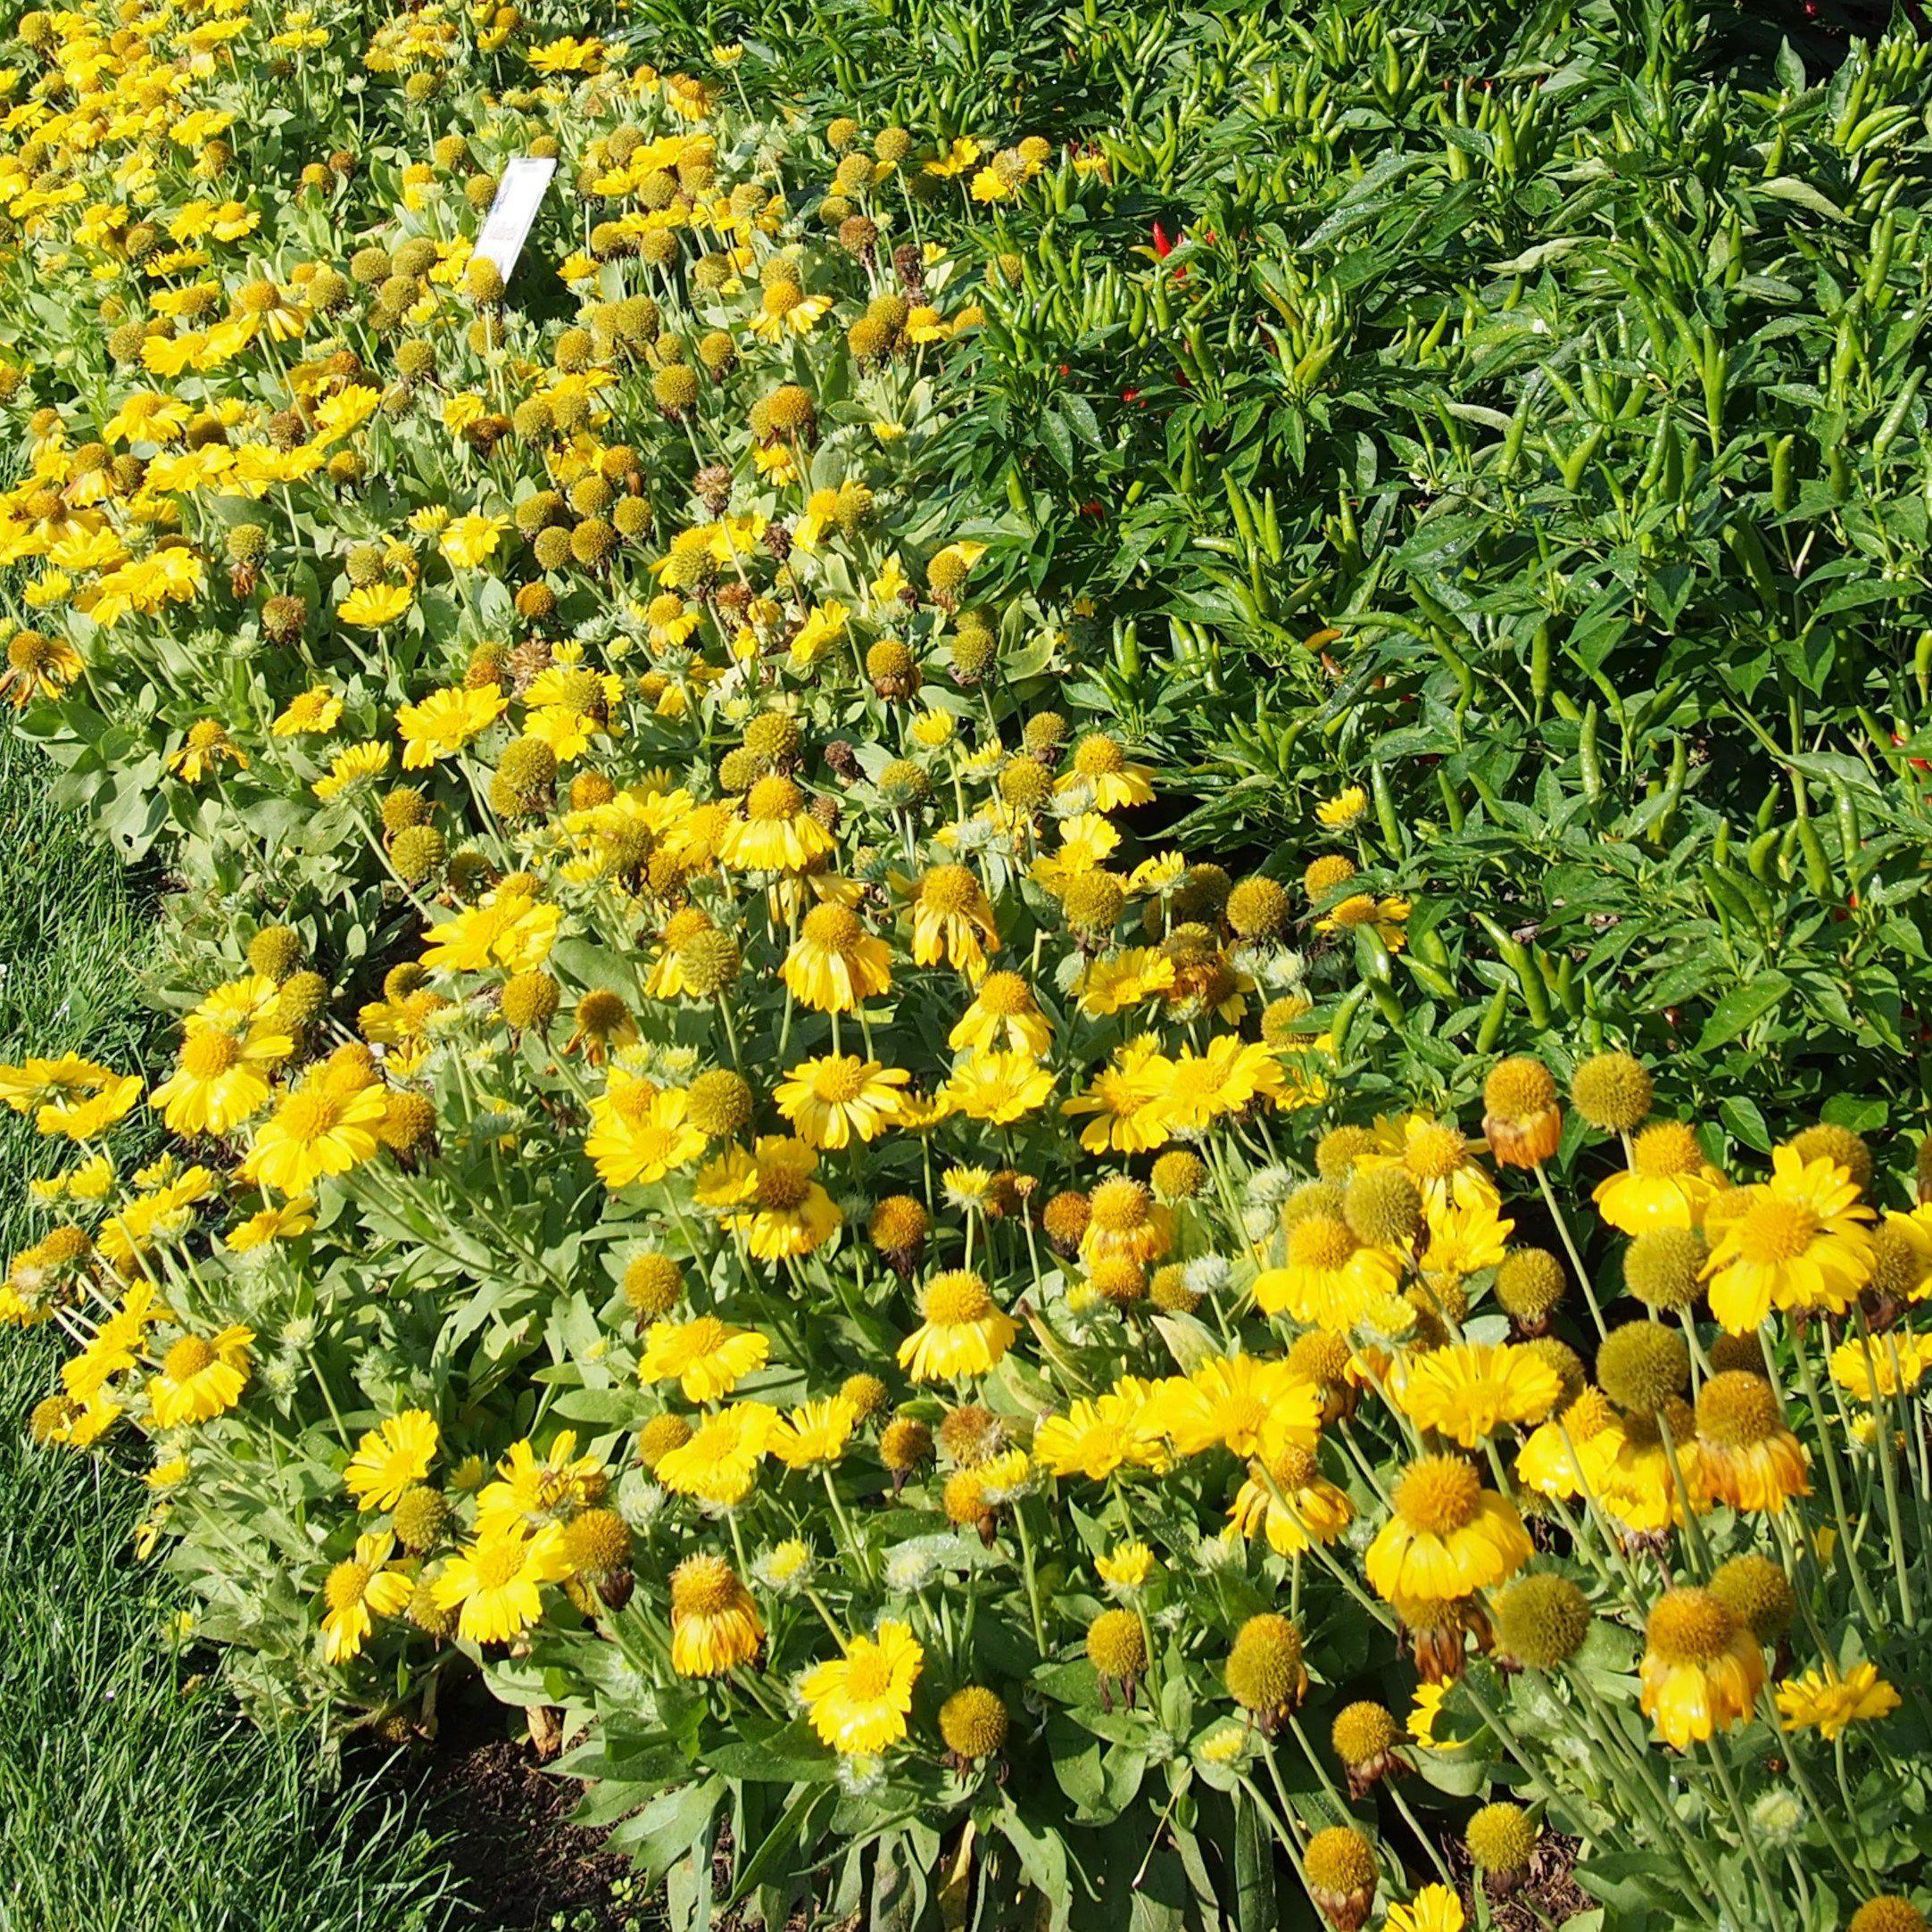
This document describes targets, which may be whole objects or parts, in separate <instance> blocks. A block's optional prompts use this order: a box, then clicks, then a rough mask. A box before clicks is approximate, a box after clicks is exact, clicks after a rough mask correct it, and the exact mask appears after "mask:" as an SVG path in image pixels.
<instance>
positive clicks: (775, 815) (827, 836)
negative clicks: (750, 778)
mask: <svg viewBox="0 0 1932 1932" xmlns="http://www.w3.org/2000/svg"><path fill="white" fill-rule="evenodd" d="M717 850H718V857H719V858H722V859H723V860H724V861H725V863H726V865H727V866H735V867H736V868H737V869H738V870H739V871H741V872H806V871H808V870H809V869H810V868H811V867H812V866H814V865H816V864H817V862H818V860H820V859H821V858H825V856H826V855H827V854H828V853H829V852H831V851H832V850H833V837H832V834H831V833H829V832H827V831H826V830H825V827H824V826H823V825H820V824H819V823H818V821H817V819H816V818H814V817H812V815H811V813H810V811H809V810H808V809H807V805H806V798H805V793H804V792H802V791H800V788H799V787H798V785H797V784H794V783H793V782H792V780H791V779H790V778H787V777H784V775H781V774H775V775H772V776H770V777H767V778H760V779H759V781H758V783H757V784H755V785H753V786H752V787H751V789H750V792H747V793H746V794H745V798H744V807H743V817H733V818H732V819H731V820H730V822H729V823H728V824H727V825H726V827H725V832H724V835H723V836H722V837H721V838H720V839H719V840H718V842H717Z"/></svg>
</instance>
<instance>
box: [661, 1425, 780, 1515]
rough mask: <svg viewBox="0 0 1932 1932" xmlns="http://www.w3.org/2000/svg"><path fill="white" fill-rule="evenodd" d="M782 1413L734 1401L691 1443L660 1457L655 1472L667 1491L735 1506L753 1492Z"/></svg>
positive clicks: (698, 1430)
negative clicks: (762, 1461)
mask: <svg viewBox="0 0 1932 1932" xmlns="http://www.w3.org/2000/svg"><path fill="white" fill-rule="evenodd" d="M777 1421H778V1412H777V1411H776V1410H775V1409H774V1408H773V1407H771V1405H769V1404H768V1403H764V1402H734V1403H732V1404H731V1405H729V1406H728V1407H726V1408H722V1409H719V1410H718V1411H717V1414H713V1415H708V1416H706V1417H705V1419H704V1420H703V1422H700V1423H699V1425H698V1426H697V1428H696V1429H695V1430H692V1435H691V1439H690V1440H689V1441H687V1442H684V1443H681V1444H680V1445H679V1446H678V1447H676V1448H675V1449H667V1450H666V1451H665V1453H664V1454H663V1455H661V1456H659V1458H658V1465H657V1467H656V1469H655V1470H653V1471H652V1472H651V1473H652V1474H653V1475H655V1476H656V1477H657V1479H658V1480H659V1482H661V1483H662V1484H663V1485H664V1487H665V1488H667V1489H675V1490H676V1492H677V1494H678V1495H680V1496H694V1497H699V1498H700V1499H701V1500H702V1501H704V1502H707V1503H716V1504H717V1505H720V1506H721V1507H723V1508H726V1509H729V1508H732V1507H734V1506H735V1505H737V1504H740V1503H742V1502H743V1501H744V1499H745V1497H747V1496H749V1495H750V1493H751V1485H752V1483H753V1482H754V1481H756V1480H757V1478H758V1465H759V1462H760V1461H761V1460H762V1459H763V1457H764V1455H765V1451H766V1449H767V1447H769V1445H770V1442H771V1437H772V1430H773V1429H774V1428H775V1426H776V1424H777Z"/></svg>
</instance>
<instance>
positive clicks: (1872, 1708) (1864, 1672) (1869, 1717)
mask: <svg viewBox="0 0 1932 1932" xmlns="http://www.w3.org/2000/svg"><path fill="white" fill-rule="evenodd" d="M1776 1696H1777V1699H1778V1714H1779V1718H1780V1719H1781V1720H1782V1721H1783V1723H1784V1728H1785V1729H1787V1731H1799V1730H1815V1731H1816V1732H1817V1733H1818V1735H1819V1736H1820V1737H1822V1738H1823V1739H1824V1740H1825V1742H1826V1743H1827V1744H1833V1743H1836V1742H1837V1739H1838V1738H1840V1737H1843V1736H1844V1735H1845V1731H1846V1730H1847V1729H1849V1728H1850V1727H1851V1726H1852V1725H1853V1724H1876V1723H1877V1722H1878V1721H1879V1720H1880V1719H1882V1718H1886V1717H1889V1716H1890V1715H1891V1714H1892V1712H1895V1710H1897V1709H1898V1707H1899V1705H1900V1704H1901V1703H1902V1702H1903V1699H1901V1697H1900V1696H1899V1694H1898V1693H1897V1691H1895V1689H1894V1688H1893V1687H1892V1686H1891V1685H1889V1684H1888V1683H1886V1680H1885V1679H1883V1678H1882V1677H1880V1676H1879V1675H1878V1666H1877V1665H1876V1664H1871V1663H1854V1664H1853V1666H1852V1668H1851V1669H1850V1670H1849V1671H1843V1672H1841V1671H1836V1670H1827V1671H1805V1672H1804V1674H1803V1676H1802V1677H1794V1678H1789V1679H1787V1680H1786V1681H1785V1682H1784V1683H1782V1684H1780V1685H1779V1687H1778V1689H1777V1693H1776Z"/></svg>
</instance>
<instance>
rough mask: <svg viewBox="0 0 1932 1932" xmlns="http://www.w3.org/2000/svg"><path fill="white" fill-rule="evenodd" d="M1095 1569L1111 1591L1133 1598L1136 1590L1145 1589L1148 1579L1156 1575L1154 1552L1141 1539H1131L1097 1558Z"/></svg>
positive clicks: (1095, 1559)
mask: <svg viewBox="0 0 1932 1932" xmlns="http://www.w3.org/2000/svg"><path fill="white" fill-rule="evenodd" d="M1093 1567H1094V1570H1095V1571H1097V1572H1098V1574H1099V1579H1100V1580H1101V1582H1103V1583H1104V1584H1106V1585H1107V1588H1109V1589H1110V1590H1113V1591H1115V1592H1116V1593H1117V1594H1119V1595H1121V1596H1132V1594H1133V1593H1134V1592H1135V1591H1136V1590H1142V1589H1145V1588H1147V1582H1148V1578H1149V1577H1151V1576H1152V1575H1153V1574H1154V1552H1153V1551H1152V1550H1150V1549H1149V1548H1148V1546H1147V1545H1146V1544H1145V1543H1142V1542H1141V1541H1140V1540H1139V1538H1130V1539H1129V1540H1128V1541H1127V1542H1124V1543H1116V1544H1115V1546H1114V1547H1113V1548H1112V1549H1110V1550H1107V1551H1106V1552H1104V1553H1103V1554H1102V1555H1099V1556H1096V1557H1095V1558H1094V1559H1093Z"/></svg>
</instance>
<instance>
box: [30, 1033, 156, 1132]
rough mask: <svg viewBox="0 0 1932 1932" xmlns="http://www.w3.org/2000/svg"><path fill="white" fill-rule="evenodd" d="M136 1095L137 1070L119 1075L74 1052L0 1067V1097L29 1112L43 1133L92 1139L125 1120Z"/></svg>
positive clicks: (138, 1097)
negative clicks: (54, 1057)
mask: <svg viewBox="0 0 1932 1932" xmlns="http://www.w3.org/2000/svg"><path fill="white" fill-rule="evenodd" d="M140 1098H141V1078H140V1075H139V1074H117V1073H115V1072H114V1071H113V1070H112V1068H111V1067H106V1066H100V1065H99V1064H98V1063H97V1062H95V1061H93V1060H84V1059H82V1058H81V1057H80V1056H79V1054H77V1053H63V1054H62V1055H61V1056H60V1057H59V1058H58V1059H52V1060H47V1059H27V1060H23V1061H22V1062H21V1064H20V1065H19V1066H0V1101H4V1102H5V1103H6V1105H7V1106H9V1107H12V1109H13V1111H14V1112H15V1113H16V1114H29V1113H30V1114H32V1115H33V1116H34V1126H35V1128H36V1129H37V1131H38V1132H41V1133H44V1134H64V1135H66V1136H67V1138H68V1139H70V1140H92V1139H93V1138H94V1136H95V1134H99V1133H104V1132H106V1131H107V1130H108V1128H110V1127H112V1126H113V1125H114V1124H116V1123H117V1122H119V1121H121V1120H124V1119H125V1118H126V1117H127V1115H129V1113H130V1112H131V1111H132V1110H133V1108H134V1107H135V1105H136V1103H137V1101H138V1100H139V1099H140Z"/></svg>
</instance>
